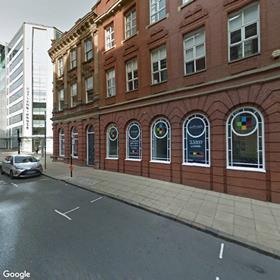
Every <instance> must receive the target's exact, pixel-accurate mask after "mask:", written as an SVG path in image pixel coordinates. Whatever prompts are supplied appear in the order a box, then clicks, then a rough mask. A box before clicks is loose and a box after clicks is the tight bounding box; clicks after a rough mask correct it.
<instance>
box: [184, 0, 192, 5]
mask: <svg viewBox="0 0 280 280" xmlns="http://www.w3.org/2000/svg"><path fill="white" fill-rule="evenodd" d="M192 1H194V0H182V5H186V4H188V3H191V2H192Z"/></svg>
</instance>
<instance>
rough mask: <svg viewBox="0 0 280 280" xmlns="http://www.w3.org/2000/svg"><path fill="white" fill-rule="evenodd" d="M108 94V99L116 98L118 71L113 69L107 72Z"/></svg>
mask: <svg viewBox="0 0 280 280" xmlns="http://www.w3.org/2000/svg"><path fill="white" fill-rule="evenodd" d="M106 92H107V97H113V96H116V71H115V68H111V69H109V70H107V71H106Z"/></svg>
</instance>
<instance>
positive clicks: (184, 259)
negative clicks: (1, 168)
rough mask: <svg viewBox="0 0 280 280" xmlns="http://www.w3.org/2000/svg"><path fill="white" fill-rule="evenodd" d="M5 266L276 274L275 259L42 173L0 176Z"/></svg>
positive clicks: (200, 275) (227, 276) (39, 273)
mask: <svg viewBox="0 0 280 280" xmlns="http://www.w3.org/2000/svg"><path fill="white" fill-rule="evenodd" d="M222 243H223V244H224V247H222V245H221V244H222ZM7 270H8V271H9V273H10V272H23V271H27V272H29V273H30V275H31V277H30V278H27V277H25V278H24V279H36V280H37V279H38V280H44V279H46V280H52V279H54V280H64V279H67V280H71V279H75V280H76V279H81V280H87V279H90V280H95V279H98V280H99V279H106V280H107V279H108V280H115V279H116V280H118V279H121V280H123V279H127V280H128V279H129V280H134V279H135V280H140V279H143V280H146V279H147V280H149V279H155V280H165V279H168V280H180V279H184V280H218V279H219V280H261V279H265V280H278V279H280V261H279V260H276V259H273V258H271V257H269V256H265V255H262V254H260V253H257V252H255V251H252V250H250V249H247V248H244V247H242V246H239V245H236V244H233V243H230V242H225V241H224V240H222V239H219V238H215V237H213V236H211V235H209V234H206V233H203V232H201V231H197V230H195V229H193V228H190V227H188V226H185V225H183V224H180V223H177V222H175V221H172V220H169V219H167V218H164V217H161V216H158V215H155V214H152V213H149V212H147V211H144V210H141V209H138V208H135V207H132V206H129V205H127V204H124V203H121V202H119V201H115V200H112V199H110V198H106V197H104V198H101V197H100V196H99V195H97V194H94V193H92V192H89V191H86V190H81V189H79V188H76V187H73V186H71V185H67V184H65V183H62V182H59V181H55V180H52V179H49V178H46V177H43V176H41V177H39V178H32V179H16V180H11V179H9V178H8V177H7V176H5V175H4V176H0V279H15V278H5V277H4V276H3V272H4V271H6V273H7ZM17 279H19V278H17Z"/></svg>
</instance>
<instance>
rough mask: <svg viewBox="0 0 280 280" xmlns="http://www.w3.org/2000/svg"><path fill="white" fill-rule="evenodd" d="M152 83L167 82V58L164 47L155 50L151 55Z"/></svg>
mask: <svg viewBox="0 0 280 280" xmlns="http://www.w3.org/2000/svg"><path fill="white" fill-rule="evenodd" d="M151 60H152V83H153V84H159V83H162V82H164V81H167V58H166V48H165V46H163V47H160V48H158V49H155V50H153V51H152V53H151Z"/></svg>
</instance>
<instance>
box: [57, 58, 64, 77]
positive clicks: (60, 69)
mask: <svg viewBox="0 0 280 280" xmlns="http://www.w3.org/2000/svg"><path fill="white" fill-rule="evenodd" d="M57 74H58V77H59V78H60V77H62V76H63V74H64V62H63V57H60V58H59V59H58V60H57Z"/></svg>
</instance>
